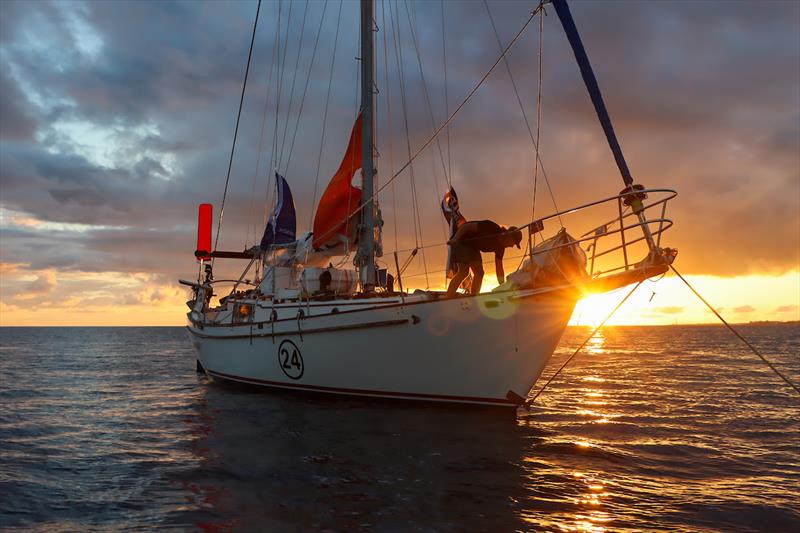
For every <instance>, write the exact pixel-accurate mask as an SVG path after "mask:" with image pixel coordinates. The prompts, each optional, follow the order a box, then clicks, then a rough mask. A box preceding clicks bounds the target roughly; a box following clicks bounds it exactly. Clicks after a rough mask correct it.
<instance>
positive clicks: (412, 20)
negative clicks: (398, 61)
mask: <svg viewBox="0 0 800 533" xmlns="http://www.w3.org/2000/svg"><path fill="white" fill-rule="evenodd" d="M403 5H404V6H405V11H406V17H408V26H409V28H410V30H411V41H412V43H413V44H414V51H415V53H416V57H417V66H418V68H419V77H420V80H421V82H422V92H423V94H424V95H425V104H426V111H427V118H428V121H429V123H430V128H431V130H433V128H435V127H436V120H435V118H434V116H433V106H432V105H431V97H430V92H429V91H428V82H427V81H426V80H425V71H424V69H423V66H422V55H421V54H420V52H419V40H418V39H417V33H416V31H414V27H415V26H416V22H417V15H416V10H415V9H413V8H412V9H411V10H409V8H408V0H404V2H403ZM436 148H437V151H438V152H439V160H440V161H441V164H442V173H443V174H444V175H445V180H446V181H447V182H448V184H449V183H450V180H449V179H448V178H447V165H446V164H445V159H444V154H443V153H442V145H441V142H440V139H439V138H438V137H437V139H436ZM435 159H436V157H435V156H434V155H433V154H431V171H432V173H433V187H434V189H435V191H436V198H435V199H434V200H435V202H436V205H437V206H438V205H439V202H440V201H441V200H440V198H442V197H443V196H444V194H443V193H442V191H441V189H440V188H439V177H438V173H437V172H436V161H435ZM439 222H440V227H441V228H442V236H443V237H444V238H445V239H447V223H446V222H445V220H444V217H442V218H439Z"/></svg>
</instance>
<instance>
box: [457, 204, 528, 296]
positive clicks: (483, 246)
mask: <svg viewBox="0 0 800 533" xmlns="http://www.w3.org/2000/svg"><path fill="white" fill-rule="evenodd" d="M521 240H522V232H521V231H520V230H518V229H517V228H515V227H514V226H511V227H510V228H504V227H503V226H500V225H498V224H496V223H494V222H492V221H491V220H473V221H470V222H465V223H464V224H462V225H461V227H460V228H458V231H456V233H455V235H453V238H452V239H450V240H449V241H447V244H449V245H451V246H452V251H451V252H452V255H451V257H452V262H453V263H456V264H458V271H457V272H456V275H455V276H454V277H453V279H452V280H450V285H449V286H448V287H447V296H448V297H452V296H455V295H456V291H457V290H458V287H459V286H460V285H461V282H462V281H464V278H466V277H467V276H468V275H469V271H470V270H472V276H473V279H472V288H471V289H470V294H478V293H479V292H481V283H482V282H483V260H482V259H481V252H494V264H495V270H496V271H497V282H498V283H500V284H502V283H503V282H505V273H504V272H503V254H504V253H505V249H506V248H510V247H512V246H516V247H517V248H519V243H520V241H521Z"/></svg>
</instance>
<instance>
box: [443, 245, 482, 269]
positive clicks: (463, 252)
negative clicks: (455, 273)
mask: <svg viewBox="0 0 800 533" xmlns="http://www.w3.org/2000/svg"><path fill="white" fill-rule="evenodd" d="M450 259H451V261H452V262H453V263H465V264H468V263H476V262H477V263H480V262H481V252H480V250H478V249H477V248H473V247H472V246H469V245H466V244H463V243H458V242H457V243H454V244H453V250H452V255H451V256H450Z"/></svg>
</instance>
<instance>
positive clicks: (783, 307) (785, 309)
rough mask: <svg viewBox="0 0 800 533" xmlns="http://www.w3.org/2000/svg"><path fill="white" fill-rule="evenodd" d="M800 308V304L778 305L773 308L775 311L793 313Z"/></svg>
mask: <svg viewBox="0 0 800 533" xmlns="http://www.w3.org/2000/svg"><path fill="white" fill-rule="evenodd" d="M798 309H800V306H797V305H780V306H778V307H776V308H775V312H776V313H793V312H795V311H797V310H798Z"/></svg>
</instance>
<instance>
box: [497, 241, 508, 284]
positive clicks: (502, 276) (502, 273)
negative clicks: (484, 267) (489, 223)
mask: <svg viewBox="0 0 800 533" xmlns="http://www.w3.org/2000/svg"><path fill="white" fill-rule="evenodd" d="M504 252H505V250H504V249H503V250H498V251H497V252H495V253H494V270H495V272H496V273H497V283H499V284H500V285H502V284H503V283H505V281H506V273H505V271H504V270H503V254H504Z"/></svg>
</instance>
